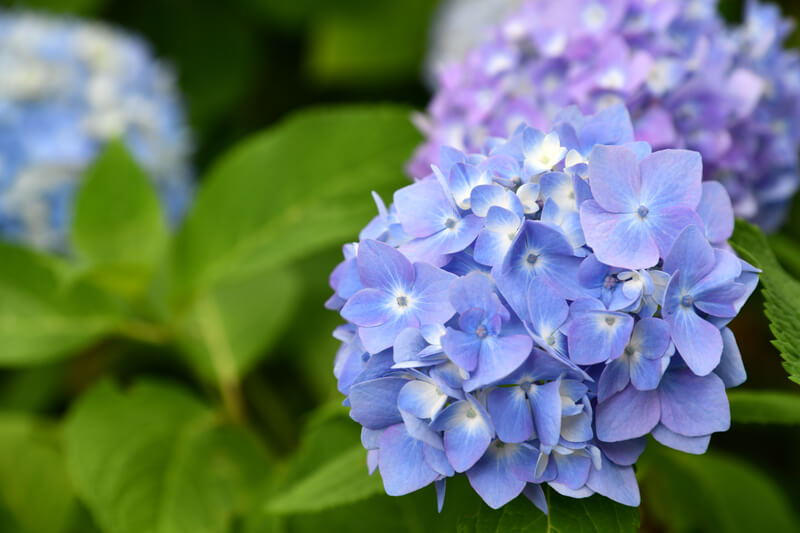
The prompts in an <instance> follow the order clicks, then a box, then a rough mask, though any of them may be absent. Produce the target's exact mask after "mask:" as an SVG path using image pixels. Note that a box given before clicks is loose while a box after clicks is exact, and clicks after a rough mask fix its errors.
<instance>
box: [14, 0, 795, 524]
mask: <svg viewBox="0 0 800 533" xmlns="http://www.w3.org/2000/svg"><path fill="white" fill-rule="evenodd" d="M3 3H4V4H6V5H13V6H17V7H20V6H23V7H29V8H36V9H45V10H49V11H54V12H59V13H72V14H80V15H86V16H93V17H96V18H99V19H102V20H105V21H108V22H111V23H114V24H117V25H119V26H121V27H123V28H126V29H129V30H131V31H134V32H137V33H140V34H142V35H143V36H145V37H146V38H147V39H148V40H149V41H150V42H152V43H153V46H154V49H155V51H156V52H157V53H158V55H159V56H161V57H163V58H165V59H166V60H167V61H169V62H170V63H171V64H172V65H173V66H174V68H175V71H176V74H177V77H178V81H179V83H180V86H181V88H182V90H183V93H184V95H185V97H186V100H187V105H188V111H189V114H190V118H191V123H192V127H193V131H194V136H195V140H196V146H197V150H196V158H195V160H196V163H197V169H198V176H199V178H198V181H199V184H198V193H197V197H196V202H195V205H194V206H193V208H192V210H191V212H190V214H189V216H188V218H187V220H186V221H185V223H184V224H183V226H182V227H181V228H180V229H179V230H178V231H177V233H175V234H174V235H170V234H169V232H168V231H166V230H165V225H164V220H163V215H162V213H160V211H159V210H158V204H157V202H155V195H154V193H153V191H152V190H151V189H150V188H149V185H148V181H147V180H146V179H145V176H144V175H143V174H142V171H141V170H140V169H139V168H138V167H137V166H136V165H135V163H134V162H133V161H132V159H131V158H130V157H129V156H128V154H127V153H126V152H125V150H124V148H123V147H122V146H121V145H119V144H111V145H110V146H109V147H108V149H107V150H106V151H105V152H104V153H103V154H102V156H101V157H100V158H99V159H98V160H97V161H96V163H95V164H94V165H93V167H92V168H91V169H89V171H88V172H87V174H86V180H85V182H84V185H83V188H82V190H81V192H80V194H79V197H78V200H77V207H76V215H75V220H74V223H73V227H72V233H71V236H72V241H73V245H74V254H73V255H71V256H70V257H68V258H63V257H53V256H49V255H44V254H40V253H36V252H32V251H30V250H25V249H22V248H19V247H16V246H11V245H7V244H0V367H2V370H0V450H2V453H0V531H2V532H4V533H5V532H6V531H8V532H13V533H17V532H19V533H51V532H52V533H95V532H98V533H127V532H131V533H133V532H136V533H150V532H153V533H173V532H176V533H184V532H187V533H198V532H199V533H202V532H205V531H207V532H209V533H216V532H221V533H222V532H235V533H268V532H306V531H320V530H322V531H365V532H367V531H369V532H373V531H387V532H388V531H398V532H405V531H420V532H423V531H456V530H459V531H464V532H473V531H474V532H476V533H477V532H482V531H507V530H510V531H550V530H552V531H561V532H563V533H566V532H569V531H609V530H615V531H616V530H620V531H623V530H634V529H635V528H636V525H637V524H638V523H639V521H640V520H641V528H642V529H644V530H646V531H713V532H716V531H740V530H741V531H754V530H758V529H759V528H760V529H761V530H769V531H776V532H780V531H791V530H792V528H796V519H797V517H796V516H794V511H793V509H792V508H793V507H794V508H795V509H796V508H797V507H798V505H800V486H798V484H797V482H796V479H797V478H798V475H799V474H800V456H798V454H797V453H796V450H797V447H798V446H800V434H798V431H797V427H798V425H800V417H799V416H798V401H799V400H798V397H799V395H798V393H797V390H796V389H795V388H791V387H793V385H792V384H791V383H789V381H788V380H787V379H786V373H785V372H784V371H783V369H782V368H781V366H780V358H779V356H778V353H777V352H776V350H775V349H774V348H772V347H771V346H770V344H769V340H770V339H771V336H770V332H769V330H768V322H767V321H766V320H765V318H764V317H763V314H762V311H761V304H762V303H763V302H762V301H760V300H759V299H758V297H756V298H754V299H753V301H752V302H750V303H749V304H748V306H747V308H746V310H745V312H744V314H743V316H742V317H741V318H739V319H737V320H736V321H735V322H734V323H733V327H734V329H736V330H737V337H738V338H739V339H740V343H741V348H742V352H743V356H744V358H745V363H746V365H747V368H748V372H749V374H750V380H749V382H748V385H746V389H745V390H743V391H735V392H732V394H731V406H732V415H733V420H734V427H733V429H732V430H731V432H730V433H729V434H726V435H720V436H715V438H714V440H713V444H712V448H713V450H714V454H713V455H708V456H704V457H693V456H688V455H685V454H678V453H673V452H669V451H667V450H664V449H663V448H660V447H658V446H657V445H655V443H651V445H650V446H649V448H648V451H647V452H646V453H645V456H644V457H643V459H642V462H641V464H640V468H639V471H638V475H639V477H640V479H641V483H642V489H643V491H644V495H643V502H644V504H645V505H644V507H643V508H642V509H641V519H640V516H639V512H637V511H636V510H632V509H627V508H622V507H621V506H618V505H615V504H613V503H611V502H610V501H608V500H604V499H601V498H599V497H593V498H590V499H588V500H584V501H577V500H570V499H566V498H563V497H560V496H558V495H557V494H555V493H552V492H551V493H550V494H549V497H550V503H551V507H552V514H551V517H550V518H549V519H548V518H544V517H543V515H541V514H540V513H539V512H538V511H537V510H535V508H533V507H532V505H530V504H529V503H528V502H527V501H526V500H524V499H520V500H519V501H516V502H514V503H513V504H512V505H510V506H508V507H507V508H506V509H504V510H500V511H491V510H490V509H488V508H487V507H485V506H483V505H482V504H481V503H480V502H479V500H478V498H477V496H476V495H475V493H474V491H472V489H471V488H470V487H469V485H468V483H467V481H466V480H465V479H464V478H463V476H462V477H460V478H459V479H455V480H452V482H448V488H447V503H446V504H445V507H444V511H443V512H442V513H441V514H439V513H437V512H436V506H435V496H434V491H433V489H432V488H430V487H429V488H427V489H425V490H423V491H420V492H419V493H417V494H412V495H409V496H405V497H401V498H391V497H388V496H386V495H385V494H383V490H382V485H381V483H380V479H379V474H377V473H376V474H374V475H373V476H372V477H368V476H367V475H366V468H365V465H364V457H365V453H364V451H363V449H362V447H361V445H360V438H359V427H358V425H357V424H355V423H353V422H352V421H351V420H350V419H349V418H348V417H347V415H346V413H347V409H346V408H343V407H342V406H341V405H340V402H341V397H340V395H339V394H338V392H337V391H336V386H335V381H334V379H333V377H332V375H331V369H332V361H333V357H334V354H335V350H336V348H337V344H338V343H337V341H335V340H334V339H333V338H332V337H331V335H330V332H331V331H332V329H333V328H334V327H335V326H336V325H338V323H339V318H338V316H337V315H336V314H335V313H331V312H328V311H325V309H324V308H323V303H324V301H325V300H326V299H327V298H328V296H329V293H330V291H329V288H328V286H327V277H328V274H329V273H330V271H331V270H332V269H333V267H334V266H335V264H336V263H337V262H338V261H339V260H340V257H341V251H340V244H341V243H342V242H345V241H348V240H353V239H355V238H356V236H357V233H358V230H359V229H360V228H361V227H362V226H363V225H364V224H365V223H366V222H367V221H368V220H369V219H370V218H371V217H372V216H373V214H374V212H375V208H374V205H373V202H372V199H371V198H370V195H369V191H371V190H375V191H377V192H379V193H380V194H381V195H382V196H383V197H384V198H385V199H388V198H389V197H390V194H391V192H392V191H393V190H395V189H396V188H398V187H400V186H402V185H403V184H404V183H406V181H405V178H404V177H403V174H402V166H403V163H404V161H405V160H406V159H407V158H408V156H409V155H410V153H411V150H412V149H413V147H414V146H415V144H416V143H417V142H418V141H419V134H418V133H417V132H416V131H415V130H414V128H413V127H412V126H411V125H410V123H409V120H408V119H409V115H410V113H411V110H412V109H414V108H422V107H424V105H425V104H426V102H427V100H428V98H429V94H428V92H427V90H426V89H425V88H424V86H423V85H422V83H421V81H420V80H421V64H422V60H423V56H424V52H425V47H426V39H427V37H426V33H427V28H428V25H429V22H430V17H431V14H432V13H433V10H434V8H435V2H434V0H384V1H381V2H374V1H368V0H294V1H292V2H286V1H282V0H231V1H229V2H218V1H214V0H138V1H136V2H131V1H125V0H32V1H15V0H12V1H4V2H3ZM783 3H784V4H785V7H787V8H788V9H789V10H790V11H791V10H795V11H797V12H798V13H800V7H798V5H796V4H795V3H790V2H788V1H786V2H783ZM740 7H741V2H739V1H737V0H724V1H723V2H721V9H722V10H723V12H724V13H725V14H726V15H727V16H728V17H730V18H731V19H735V18H736V17H737V13H738V12H739V10H740ZM353 102H372V103H371V104H369V105H352V103H353ZM319 104H324V107H319ZM335 104H340V105H335ZM341 104H347V105H341ZM309 106H316V107H315V108H314V109H312V110H305V111H302V112H300V113H295V114H290V112H292V111H295V110H297V109H299V108H307V107H309ZM287 116H288V117H289V118H285V117H287ZM120 199H124V200H125V201H124V202H123V201H120ZM109 206H113V207H114V208H113V209H109ZM792 217H793V218H792V221H791V222H790V223H789V224H788V225H787V227H786V229H785V230H784V231H783V232H782V233H780V234H779V235H776V236H773V237H771V238H770V240H769V242H767V241H766V240H764V239H763V238H762V236H760V234H758V233H755V232H753V231H752V230H750V229H748V228H746V227H744V226H740V228H739V231H738V232H737V240H736V242H737V243H739V244H740V245H741V246H743V249H745V250H747V251H748V252H750V254H751V255H752V259H753V261H754V262H758V263H759V264H760V265H761V266H762V268H764V270H765V274H764V282H765V287H766V289H765V291H764V292H765V295H766V302H767V305H768V306H770V305H771V306H772V307H773V308H776V305H778V304H776V303H775V302H776V301H780V302H781V303H780V308H779V310H777V311H775V312H774V315H775V316H774V317H773V318H775V319H776V324H777V325H773V327H774V329H775V335H776V336H777V337H778V343H779V347H780V349H781V351H782V352H783V353H784V355H787V354H788V356H789V357H787V359H788V360H789V361H790V363H791V364H790V365H789V367H788V368H789V370H790V372H791V373H795V372H794V370H795V368H794V366H791V365H793V364H795V363H793V362H792V361H794V356H795V355H796V353H795V352H796V350H794V348H795V346H796V343H797V342H800V328H798V327H797V325H796V324H795V322H796V321H795V322H787V320H793V319H792V317H796V316H800V315H798V314H795V315H792V313H796V312H798V311H797V310H798V305H799V304H800V298H793V297H791V294H790V293H789V290H794V289H786V287H793V286H795V285H796V283H797V282H796V281H794V280H792V279H791V276H794V277H795V279H796V278H797V277H798V275H800V259H798V258H800V250H799V249H798V245H797V243H798V242H800V204H798V207H796V208H795V209H794V211H793V214H792ZM743 231H744V232H749V233H747V236H748V238H749V240H747V239H745V240H740V239H739V238H738V236H741V235H743V233H742V232H743ZM770 246H771V248H770ZM770 249H773V250H774V252H775V256H776V258H777V259H775V260H773V258H772V256H771V252H770V251H769V250H770ZM778 261H779V262H780V264H781V265H783V268H784V269H785V272H784V271H782V270H780V267H779V266H778ZM774 280H777V281H774ZM776 309H777V308H776ZM793 354H794V355H793ZM747 389H751V390H747ZM752 389H769V390H766V391H761V390H752ZM772 389H778V390H774V391H773V390H772ZM765 424H770V425H765Z"/></svg>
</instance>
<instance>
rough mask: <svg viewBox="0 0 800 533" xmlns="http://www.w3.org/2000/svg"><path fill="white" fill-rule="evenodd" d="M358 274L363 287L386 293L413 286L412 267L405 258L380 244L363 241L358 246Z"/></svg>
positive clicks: (387, 246)
mask: <svg viewBox="0 0 800 533" xmlns="http://www.w3.org/2000/svg"><path fill="white" fill-rule="evenodd" d="M358 273H359V276H360V277H361V283H362V284H363V285H364V286H365V287H370V288H373V289H381V290H383V291H386V292H388V293H394V292H396V291H398V290H404V289H405V290H407V289H409V288H411V286H412V285H413V284H414V267H413V266H412V265H411V262H410V261H409V260H408V259H406V257H405V256H404V255H403V254H401V253H400V252H398V251H397V250H396V249H394V248H392V247H391V246H389V245H388V244H384V243H382V242H378V241H373V240H369V239H367V240H365V241H362V242H361V243H360V244H359V245H358Z"/></svg>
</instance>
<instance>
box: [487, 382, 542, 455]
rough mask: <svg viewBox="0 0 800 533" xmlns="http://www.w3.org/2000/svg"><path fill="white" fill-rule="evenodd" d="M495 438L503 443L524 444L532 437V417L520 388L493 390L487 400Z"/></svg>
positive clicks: (525, 397)
mask: <svg viewBox="0 0 800 533" xmlns="http://www.w3.org/2000/svg"><path fill="white" fill-rule="evenodd" d="M487 405H488V409H489V415H490V416H491V417H492V423H493V424H494V428H495V431H497V437H498V438H499V439H500V440H502V441H503V442H525V441H526V440H530V438H531V436H532V435H533V417H532V416H531V407H530V405H529V404H528V398H527V396H526V395H525V391H523V390H522V388H520V387H502V388H497V389H494V390H493V391H491V392H490V393H489V398H488V402H487Z"/></svg>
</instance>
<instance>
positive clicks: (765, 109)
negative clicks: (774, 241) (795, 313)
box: [409, 0, 800, 230]
mask: <svg viewBox="0 0 800 533" xmlns="http://www.w3.org/2000/svg"><path fill="white" fill-rule="evenodd" d="M716 3H717V2H716V0H661V1H658V2H652V1H648V0H611V1H602V2H601V1H599V0H529V1H527V2H525V3H524V4H523V5H522V7H521V8H519V9H518V10H517V11H516V12H514V13H513V14H511V15H509V16H508V17H506V18H505V19H504V21H503V22H501V23H498V24H495V25H494V26H490V19H489V18H488V17H487V18H486V21H487V22H486V25H484V27H483V28H482V31H481V29H473V30H472V32H473V34H477V35H480V36H481V37H482V44H480V45H478V46H476V47H475V48H474V49H473V50H472V51H471V52H470V53H469V54H468V55H467V56H466V57H464V58H459V59H456V60H455V61H450V62H449V63H447V64H446V65H445V66H442V67H440V68H439V70H438V76H437V83H436V93H435V95H434V98H433V100H432V101H431V103H430V105H429V107H428V110H427V113H426V114H425V115H419V116H417V117H416V121H417V124H418V126H419V127H420V129H421V130H422V131H423V133H424V134H425V135H426V136H427V138H428V140H427V143H426V144H424V145H423V146H422V147H420V149H419V150H418V151H417V153H416V154H415V157H414V159H413V161H412V162H411V163H410V165H409V173H410V174H411V175H412V176H414V177H420V176H422V175H424V174H426V173H427V172H428V166H429V165H430V164H431V163H439V162H440V159H439V147H440V146H442V145H445V146H452V147H454V148H457V149H460V150H462V149H463V150H469V151H475V150H478V149H480V148H481V147H482V146H483V144H484V143H485V142H486V140H487V139H488V138H490V137H492V136H501V137H504V136H508V135H510V134H511V133H512V132H513V131H514V129H515V128H516V127H517V126H518V125H519V124H520V123H522V122H525V123H527V124H529V125H531V126H534V127H537V128H539V129H549V128H550V127H551V125H552V121H553V119H554V118H555V116H556V114H557V113H558V112H559V111H560V110H561V109H562V108H563V107H565V106H567V105H577V106H578V107H579V108H580V109H581V110H582V111H583V112H585V113H594V112H596V111H598V110H600V109H602V108H604V107H606V106H608V105H611V104H613V103H617V102H624V103H625V104H626V105H627V106H628V108H629V109H630V112H631V116H632V118H633V122H634V126H635V130H636V137H637V139H639V140H643V141H647V142H649V143H650V144H651V145H652V146H653V147H654V148H656V149H659V148H687V149H690V150H695V151H698V152H700V153H701V154H702V156H703V162H704V177H705V179H707V180H718V181H720V182H721V183H723V184H724V186H725V188H726V189H727V191H728V193H729V194H730V196H731V199H732V200H733V206H734V211H735V213H736V215H737V216H740V217H743V218H746V219H748V220H751V221H754V222H756V223H757V224H759V225H760V226H761V227H762V228H764V229H766V230H774V229H776V228H777V227H778V226H779V225H780V223H781V222H782V221H783V219H784V216H785V213H786V210H787V209H788V206H789V203H790V200H791V198H792V196H793V195H794V193H795V192H796V191H797V188H798V185H800V171H799V170H798V148H800V126H798V125H800V55H798V53H797V51H795V50H789V51H787V50H784V49H783V46H784V41H785V40H786V38H787V36H788V35H789V33H790V32H791V30H792V29H793V24H792V23H790V22H788V21H786V20H783V19H781V16H780V12H779V10H778V8H777V7H774V6H768V5H763V4H760V3H758V2H756V1H752V0H751V1H748V2H747V4H746V10H745V14H744V15H745V16H744V22H743V23H742V24H741V25H738V26H734V27H728V26H727V25H726V24H725V22H724V21H723V20H722V18H721V17H720V15H719V14H718V13H717V5H716ZM507 4H510V0H509V2H508V3H507ZM442 26H446V24H445V23H442ZM456 33H457V32H453V33H451V34H443V35H441V36H439V39H440V40H447V39H448V38H451V39H455V37H450V36H451V35H454V34H456ZM446 60H447V57H442V59H441V60H440V61H435V62H436V63H442V62H445V61H446ZM577 152H578V153H576V154H574V155H575V156H578V155H580V154H581V153H582V151H581V150H580V149H578V150H577Z"/></svg>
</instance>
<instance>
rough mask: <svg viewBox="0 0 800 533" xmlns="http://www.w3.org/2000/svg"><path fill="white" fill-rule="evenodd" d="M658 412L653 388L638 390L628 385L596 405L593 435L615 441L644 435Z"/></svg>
mask: <svg viewBox="0 0 800 533" xmlns="http://www.w3.org/2000/svg"><path fill="white" fill-rule="evenodd" d="M660 415H661V411H660V408H659V395H658V393H657V392H656V391H638V390H636V389H635V388H634V387H632V386H628V387H627V388H625V389H624V390H623V391H622V392H620V393H617V394H615V395H614V396H612V397H611V398H609V399H608V400H606V401H604V402H601V403H599V404H597V409H596V417H597V419H596V424H597V438H598V439H600V440H602V441H605V442H618V441H621V440H629V439H635V438H637V437H641V436H643V435H647V433H649V432H650V430H651V429H653V428H654V427H655V425H656V424H658V419H659V416H660Z"/></svg>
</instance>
